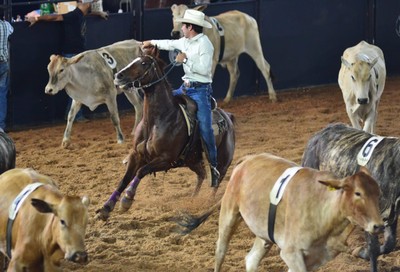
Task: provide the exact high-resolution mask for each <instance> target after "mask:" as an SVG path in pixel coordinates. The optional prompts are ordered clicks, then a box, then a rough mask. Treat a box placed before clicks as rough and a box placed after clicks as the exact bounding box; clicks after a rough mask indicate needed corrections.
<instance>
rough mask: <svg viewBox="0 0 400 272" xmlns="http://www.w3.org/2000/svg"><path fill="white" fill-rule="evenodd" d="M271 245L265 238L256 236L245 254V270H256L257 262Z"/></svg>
mask: <svg viewBox="0 0 400 272" xmlns="http://www.w3.org/2000/svg"><path fill="white" fill-rule="evenodd" d="M271 247H272V243H271V242H266V241H265V240H262V239H261V238H259V237H256V240H255V241H254V244H253V247H252V248H251V250H250V252H249V254H247V256H246V271H257V268H258V264H259V263H260V261H261V259H262V258H263V257H264V256H265V254H266V253H267V252H268V251H269V250H270V249H271Z"/></svg>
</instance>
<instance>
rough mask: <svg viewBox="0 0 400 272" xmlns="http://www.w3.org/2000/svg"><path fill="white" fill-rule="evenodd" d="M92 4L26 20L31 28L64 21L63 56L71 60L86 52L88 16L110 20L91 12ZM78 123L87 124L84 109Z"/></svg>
mask: <svg viewBox="0 0 400 272" xmlns="http://www.w3.org/2000/svg"><path fill="white" fill-rule="evenodd" d="M91 2H92V1H88V0H85V1H84V2H82V1H81V0H80V1H78V4H77V7H76V8H75V9H74V10H73V11H70V12H68V13H65V14H46V15H42V16H36V17H27V18H26V20H27V21H29V22H30V26H32V25H34V24H35V23H37V22H40V21H51V22H54V21H62V22H63V31H64V32H63V40H62V43H61V44H62V55H63V56H64V57H66V58H71V57H73V56H75V55H77V54H79V53H81V52H83V51H85V50H86V48H85V45H86V40H85V32H86V20H85V16H86V15H95V16H100V17H101V18H103V19H108V14H107V13H106V12H103V11H96V12H90V8H91ZM89 12H90V13H89ZM71 102H72V99H71V98H69V102H68V106H67V109H66V115H67V114H68V112H69V109H70V108H71ZM75 120H76V121H77V122H87V121H88V119H86V118H85V117H84V116H83V113H82V108H81V109H80V110H79V112H78V113H77V115H76V116H75Z"/></svg>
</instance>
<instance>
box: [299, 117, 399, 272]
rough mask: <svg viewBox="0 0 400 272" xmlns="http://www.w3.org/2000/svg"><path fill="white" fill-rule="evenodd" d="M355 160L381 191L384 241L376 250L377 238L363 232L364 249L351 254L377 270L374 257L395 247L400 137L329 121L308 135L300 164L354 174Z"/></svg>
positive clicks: (346, 174)
mask: <svg viewBox="0 0 400 272" xmlns="http://www.w3.org/2000/svg"><path fill="white" fill-rule="evenodd" d="M373 136H374V137H373ZM369 156H370V158H369V159H366V158H368V157H369ZM359 163H361V164H362V165H364V166H365V167H367V168H368V170H369V171H370V172H371V175H372V176H373V177H374V178H375V179H376V181H377V182H378V184H379V186H380V189H381V191H382V196H381V198H380V203H379V204H380V210H381V213H382V217H383V219H384V221H385V234H384V238H385V242H384V244H383V245H382V246H381V247H380V249H379V244H378V241H377V238H376V237H374V236H369V235H367V239H368V240H369V241H368V246H369V247H370V248H369V250H368V252H367V251H366V250H365V249H362V250H361V251H360V252H355V253H358V254H359V255H360V257H362V258H366V259H367V258H369V257H370V258H371V266H372V271H377V263H376V259H377V256H378V255H379V254H386V253H389V252H391V251H393V249H394V248H395V246H396V230H397V221H398V216H399V213H400V183H399V179H400V139H399V138H394V137H382V138H381V137H379V136H376V135H373V134H370V133H368V132H365V131H363V130H360V129H355V128H352V127H350V126H347V125H345V124H340V123H339V124H330V125H328V126H327V127H326V128H324V129H322V130H321V131H319V132H317V133H316V134H315V135H313V136H312V137H311V138H310V140H309V141H308V144H307V147H306V149H305V151H304V154H303V159H302V165H303V166H307V167H312V168H315V169H319V170H326V171H332V172H333V173H335V174H337V175H338V176H340V177H344V176H348V175H352V174H354V173H355V172H356V171H357V170H358V168H359Z"/></svg>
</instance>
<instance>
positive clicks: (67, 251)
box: [0, 168, 89, 272]
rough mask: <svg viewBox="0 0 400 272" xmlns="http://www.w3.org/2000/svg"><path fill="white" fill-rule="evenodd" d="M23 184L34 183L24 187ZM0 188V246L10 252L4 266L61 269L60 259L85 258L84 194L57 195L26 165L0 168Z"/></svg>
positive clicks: (52, 185)
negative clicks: (26, 189) (8, 228)
mask: <svg viewBox="0 0 400 272" xmlns="http://www.w3.org/2000/svg"><path fill="white" fill-rule="evenodd" d="M28 185H29V186H35V187H33V188H31V190H29V191H25V190H24V189H25V188H29V187H27V186H28ZM36 186H38V187H36ZM0 188H1V192H0V251H1V252H2V253H3V254H4V255H5V256H8V257H9V258H10V257H11V259H10V263H9V266H8V270H7V271H9V272H11V271H51V272H56V271H61V268H60V262H61V260H62V259H64V258H65V259H67V260H69V261H73V262H76V263H86V262H87V260H88V255H87V253H86V250H85V243H84V239H85V231H86V225H87V222H88V205H89V199H88V198H87V197H83V198H80V197H77V196H63V195H62V194H61V193H60V191H59V190H58V189H57V186H56V184H55V182H54V181H53V180H52V179H50V178H49V177H47V176H44V175H41V174H39V173H37V172H35V171H34V170H32V169H18V168H17V169H12V170H9V171H7V172H5V173H3V174H2V175H0ZM30 191H31V192H30ZM21 192H22V193H21ZM29 192H30V193H29ZM24 197H26V198H25V199H24ZM19 205H20V208H19V209H14V207H15V206H17V207H18V206H19ZM11 214H13V216H12V215H11ZM9 217H10V218H11V219H13V218H14V221H13V223H12V224H11V228H10V230H11V232H10V233H8V232H7V224H8V222H10V221H9ZM10 234H11V236H10ZM8 237H10V238H9V239H8ZM9 240H11V243H9V242H8V241H9ZM8 248H9V250H8ZM10 255H11V256H10Z"/></svg>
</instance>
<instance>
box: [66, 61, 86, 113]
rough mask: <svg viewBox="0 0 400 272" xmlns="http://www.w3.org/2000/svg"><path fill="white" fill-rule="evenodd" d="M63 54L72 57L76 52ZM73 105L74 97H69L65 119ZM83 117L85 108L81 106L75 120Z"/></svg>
mask: <svg viewBox="0 0 400 272" xmlns="http://www.w3.org/2000/svg"><path fill="white" fill-rule="evenodd" d="M62 55H63V57H65V58H72V57H73V56H75V55H76V54H62ZM71 105H72V98H71V97H68V103H67V108H66V109H65V119H67V117H68V113H69V110H70V109H71ZM82 118H84V116H83V109H82V108H80V109H79V111H78V113H77V114H76V116H75V120H78V119H82Z"/></svg>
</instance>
